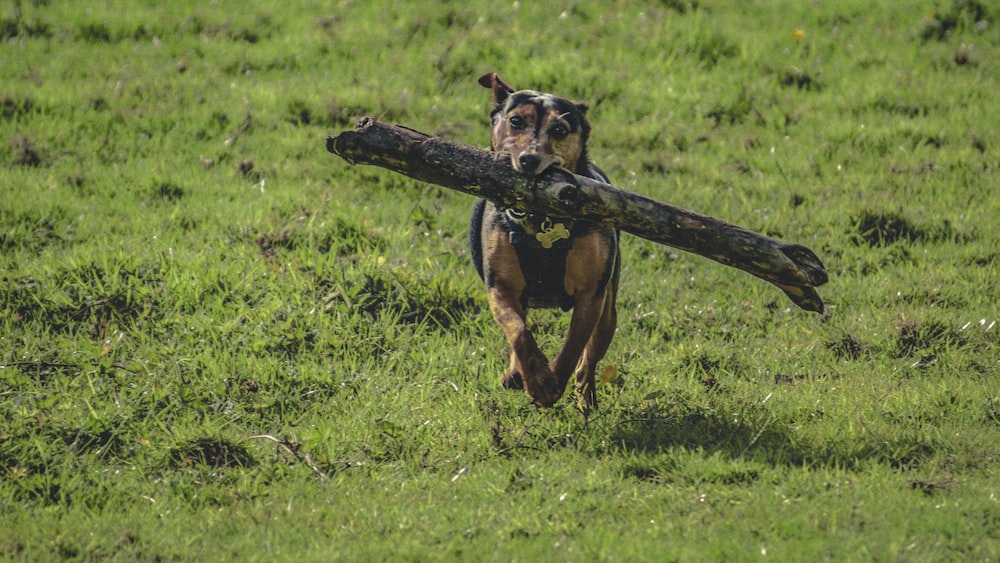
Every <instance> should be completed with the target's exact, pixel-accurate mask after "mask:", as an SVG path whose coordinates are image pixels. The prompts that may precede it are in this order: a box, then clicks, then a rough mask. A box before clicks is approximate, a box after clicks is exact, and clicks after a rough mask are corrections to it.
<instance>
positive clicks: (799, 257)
mask: <svg viewBox="0 0 1000 563" xmlns="http://www.w3.org/2000/svg"><path fill="white" fill-rule="evenodd" d="M781 252H782V253H783V254H784V255H785V256H787V257H788V259H789V260H791V261H792V263H793V264H795V265H796V266H798V267H799V272H800V273H801V274H802V276H803V277H804V278H805V280H806V281H807V282H809V285H812V286H814V287H818V286H821V285H823V284H825V283H826V282H827V281H828V279H829V278H828V277H827V275H826V268H825V267H824V266H823V262H821V261H820V259H819V257H818V256H816V254H815V253H814V252H813V251H812V250H809V249H808V248H806V247H804V246H801V245H798V244H785V245H782V247H781Z"/></svg>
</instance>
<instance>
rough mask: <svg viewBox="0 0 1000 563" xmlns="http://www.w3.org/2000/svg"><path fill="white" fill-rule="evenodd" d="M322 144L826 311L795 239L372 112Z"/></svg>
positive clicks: (815, 274) (816, 269)
mask: <svg viewBox="0 0 1000 563" xmlns="http://www.w3.org/2000/svg"><path fill="white" fill-rule="evenodd" d="M326 148H327V150H328V151H329V152H331V153H333V154H335V155H337V156H340V157H341V158H343V159H344V160H346V161H347V162H349V163H350V164H370V165H375V166H380V167H382V168H387V169H389V170H392V171H395V172H399V173H402V174H405V175H407V176H409V177H411V178H415V179H417V180H420V181H423V182H429V183H432V184H437V185H440V186H444V187H446V188H450V189H453V190H457V191H460V192H464V193H467V194H471V195H474V196H478V197H483V198H486V199H488V200H491V201H493V202H494V203H496V204H497V205H499V206H501V207H511V208H515V209H519V210H522V211H532V212H535V213H544V214H546V215H549V216H551V217H553V218H576V219H586V220H588V221H593V222H599V223H604V224H606V225H610V226H613V227H616V228H618V229H620V230H622V231H625V232H628V233H631V234H633V235H636V236H639V237H642V238H644V239H647V240H651V241H653V242H657V243H660V244H665V245H667V246H671V247H674V248H678V249H681V250H685V251H687V252H692V253H694V254H698V255H700V256H704V257H706V258H710V259H712V260H715V261H716V262H719V263H721V264H725V265H726V266H732V267H734V268H738V269H740V270H743V271H745V272H748V273H750V274H753V275H754V276H757V277H759V278H761V279H763V280H765V281H768V282H770V283H772V284H774V285H776V286H778V287H779V288H781V290H782V291H784V292H785V294H786V295H787V296H788V297H789V298H790V299H791V300H792V301H793V302H794V303H795V304H796V305H798V306H799V307H801V308H803V309H805V310H808V311H815V312H817V313H823V312H824V306H823V300H822V298H820V296H819V294H818V293H817V292H816V289H815V288H816V287H818V286H820V285H823V284H824V283H826V282H827V275H826V270H825V269H824V268H823V264H822V263H821V262H820V260H819V258H818V257H817V256H816V255H815V254H814V253H813V252H812V251H811V250H809V249H808V248H806V247H804V246H801V245H797V244H790V243H787V242H783V241H780V240H777V239H774V238H771V237H768V236H765V235H762V234H759V233H755V232H753V231H750V230H747V229H744V228H741V227H737V226H736V225H732V224H729V223H726V222H724V221H721V220H719V219H715V218H713V217H709V216H707V215H702V214H699V213H695V212H693V211H688V210H686V209H682V208H679V207H675V206H672V205H668V204H666V203H662V202H658V201H655V200H653V199H650V198H648V197H645V196H642V195H639V194H636V193H633V192H629V191H626V190H622V189H619V188H616V187H614V186H611V185H609V184H604V183H602V182H598V181H596V180H592V179H590V178H584V177H582V176H577V175H574V174H571V173H570V172H569V171H567V170H564V169H555V170H551V171H546V172H545V173H543V174H542V175H540V176H537V177H536V176H527V175H524V174H521V173H519V172H517V171H516V170H514V168H513V167H512V166H511V164H510V160H509V159H508V158H498V157H497V155H496V154H495V153H492V152H489V151H485V150H483V149H479V148H476V147H471V146H468V145H461V144H458V143H453V142H451V141H448V140H446V139H442V138H439V137H432V136H429V135H426V134H424V133H421V132H419V131H414V130H413V129H408V128H405V127H400V126H395V125H388V124H385V123H382V122H380V121H378V120H375V119H372V118H365V119H362V120H361V121H360V122H359V123H358V125H357V128H356V129H355V130H354V131H345V132H343V133H341V134H340V135H337V136H336V137H328V138H327V140H326Z"/></svg>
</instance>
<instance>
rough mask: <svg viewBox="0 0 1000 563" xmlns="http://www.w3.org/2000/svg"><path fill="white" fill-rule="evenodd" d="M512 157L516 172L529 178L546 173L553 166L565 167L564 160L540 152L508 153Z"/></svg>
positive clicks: (557, 156) (511, 161) (511, 160)
mask: <svg viewBox="0 0 1000 563" xmlns="http://www.w3.org/2000/svg"><path fill="white" fill-rule="evenodd" d="M506 152H507V154H508V155H510V163H511V165H512V166H513V167H514V170H517V171H518V172H520V173H522V174H527V175H529V176H537V175H539V174H541V173H542V172H545V171H546V170H548V169H549V167H551V166H563V164H564V160H563V158H562V157H561V156H559V155H555V154H545V153H538V152H527V151H524V152H513V151H506Z"/></svg>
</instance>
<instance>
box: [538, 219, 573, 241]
mask: <svg viewBox="0 0 1000 563" xmlns="http://www.w3.org/2000/svg"><path fill="white" fill-rule="evenodd" d="M541 228H542V230H541V231H539V232H538V233H537V234H536V235H535V238H536V239H537V240H538V243H539V244H541V245H542V248H552V245H553V244H555V243H556V241H560V240H563V239H568V238H569V231H568V230H566V225H563V224H562V223H556V224H555V225H553V224H552V219H549V218H548V217H546V218H545V221H542V225H541Z"/></svg>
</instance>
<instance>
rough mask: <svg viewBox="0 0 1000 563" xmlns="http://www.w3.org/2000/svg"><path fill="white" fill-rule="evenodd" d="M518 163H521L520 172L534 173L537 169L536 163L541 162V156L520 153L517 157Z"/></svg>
mask: <svg viewBox="0 0 1000 563" xmlns="http://www.w3.org/2000/svg"><path fill="white" fill-rule="evenodd" d="M517 162H518V164H520V165H521V172H524V173H526V174H534V173H535V170H538V165H539V164H541V163H542V157H540V156H538V155H537V154H522V155H521V156H519V157H517Z"/></svg>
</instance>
